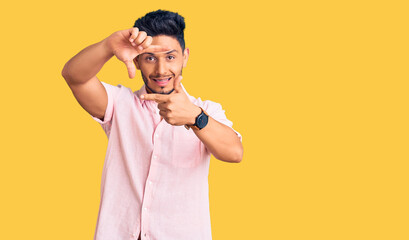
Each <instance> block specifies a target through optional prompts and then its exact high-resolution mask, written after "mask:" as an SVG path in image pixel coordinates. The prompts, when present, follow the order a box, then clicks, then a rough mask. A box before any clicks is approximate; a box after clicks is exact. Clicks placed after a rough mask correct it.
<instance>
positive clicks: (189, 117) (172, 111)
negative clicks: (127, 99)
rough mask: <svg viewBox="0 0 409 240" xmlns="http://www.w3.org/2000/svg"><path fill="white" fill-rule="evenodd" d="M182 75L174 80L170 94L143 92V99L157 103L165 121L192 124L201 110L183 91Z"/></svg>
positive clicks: (176, 124) (175, 124)
mask: <svg viewBox="0 0 409 240" xmlns="http://www.w3.org/2000/svg"><path fill="white" fill-rule="evenodd" d="M181 80H182V76H179V77H178V78H177V79H175V81H174V89H175V90H174V91H173V93H172V94H170V95H162V94H144V95H142V96H141V98H142V99H143V100H151V101H155V102H157V103H158V108H159V114H160V115H161V116H162V117H163V119H165V121H166V122H167V123H169V124H171V125H174V126H180V125H185V124H188V125H193V124H194V123H195V120H196V117H197V116H198V115H199V114H200V113H201V112H202V110H201V109H200V108H199V107H198V106H196V105H194V104H193V103H192V102H191V101H190V100H189V97H188V96H187V95H186V93H185V92H184V91H183V88H182V86H181V85H180V82H181Z"/></svg>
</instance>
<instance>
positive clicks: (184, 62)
mask: <svg viewBox="0 0 409 240" xmlns="http://www.w3.org/2000/svg"><path fill="white" fill-rule="evenodd" d="M189 53H190V51H189V48H185V50H184V51H183V67H186V65H187V60H188V59H189Z"/></svg>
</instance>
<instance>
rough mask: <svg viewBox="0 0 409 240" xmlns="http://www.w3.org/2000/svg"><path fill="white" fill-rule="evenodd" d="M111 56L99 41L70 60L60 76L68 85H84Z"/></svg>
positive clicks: (102, 42)
mask: <svg viewBox="0 0 409 240" xmlns="http://www.w3.org/2000/svg"><path fill="white" fill-rule="evenodd" d="M112 56H113V53H112V52H111V51H109V49H108V47H107V46H106V44H105V41H104V40H103V41H101V42H98V43H95V44H93V45H90V46H88V47H86V48H85V49H83V50H82V51H81V52H79V53H78V54H77V55H75V56H74V57H73V58H71V59H70V60H69V61H68V62H67V63H66V64H65V66H64V68H63V70H62V76H63V77H64V78H65V80H66V81H67V82H68V83H70V84H80V83H85V82H87V81H88V80H89V79H91V78H92V77H94V76H95V75H96V74H97V73H98V72H99V71H100V70H101V68H102V67H103V66H104V64H105V63H106V62H107V61H108V60H109V59H110V58H111V57H112Z"/></svg>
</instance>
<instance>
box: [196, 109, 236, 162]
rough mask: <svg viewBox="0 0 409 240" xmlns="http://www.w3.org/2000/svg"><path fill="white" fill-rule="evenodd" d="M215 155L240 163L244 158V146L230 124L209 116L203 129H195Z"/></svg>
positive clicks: (221, 158) (227, 160)
mask: <svg viewBox="0 0 409 240" xmlns="http://www.w3.org/2000/svg"><path fill="white" fill-rule="evenodd" d="M193 131H194V132H195V133H196V135H197V136H198V137H199V139H200V140H201V141H202V142H203V144H204V145H205V146H206V147H207V149H209V151H210V152H211V153H212V154H213V156H214V157H215V158H217V159H219V160H221V161H225V162H235V163H238V162H240V161H241V159H242V158H243V146H242V144H241V141H240V139H239V137H238V136H237V134H236V133H235V132H234V131H233V130H232V129H231V128H230V127H228V126H226V125H224V124H222V123H220V122H218V121H216V120H214V119H213V118H212V117H210V116H209V122H208V124H207V126H206V127H204V128H203V129H201V130H193Z"/></svg>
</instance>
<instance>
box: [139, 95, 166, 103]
mask: <svg viewBox="0 0 409 240" xmlns="http://www.w3.org/2000/svg"><path fill="white" fill-rule="evenodd" d="M141 98H142V99H143V100H148V101H155V102H157V103H163V102H167V101H168V99H169V96H168V95H162V94H143V95H142V96H141Z"/></svg>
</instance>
